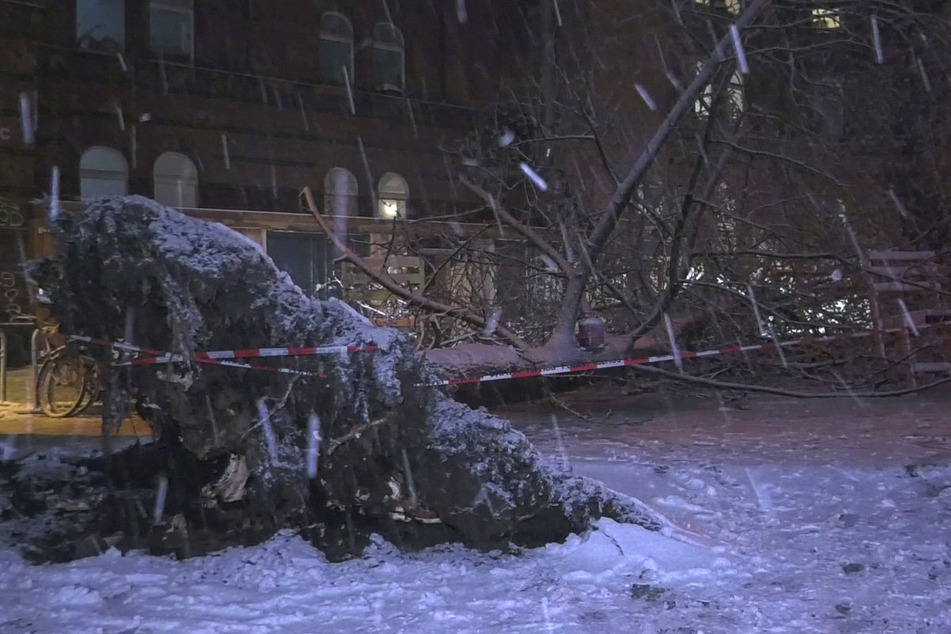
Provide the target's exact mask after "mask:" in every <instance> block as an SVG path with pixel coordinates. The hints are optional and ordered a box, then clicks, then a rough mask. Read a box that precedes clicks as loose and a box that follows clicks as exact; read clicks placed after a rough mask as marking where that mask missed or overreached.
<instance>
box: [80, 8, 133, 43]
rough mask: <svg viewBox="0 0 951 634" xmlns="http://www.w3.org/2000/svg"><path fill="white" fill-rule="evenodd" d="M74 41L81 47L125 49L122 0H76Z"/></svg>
mask: <svg viewBox="0 0 951 634" xmlns="http://www.w3.org/2000/svg"><path fill="white" fill-rule="evenodd" d="M76 41H77V42H79V45H80V46H82V47H83V48H93V49H99V50H116V51H121V50H123V49H125V2H124V0H77V2H76Z"/></svg>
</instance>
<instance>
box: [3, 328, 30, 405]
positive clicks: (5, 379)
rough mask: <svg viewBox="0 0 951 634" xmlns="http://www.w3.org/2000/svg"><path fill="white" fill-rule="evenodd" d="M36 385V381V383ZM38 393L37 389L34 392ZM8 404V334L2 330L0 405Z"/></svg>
mask: <svg viewBox="0 0 951 634" xmlns="http://www.w3.org/2000/svg"><path fill="white" fill-rule="evenodd" d="M34 383H35V381H34ZM33 391H34V392H35V391H36V390H35V389H34V390H33ZM6 402H7V333H6V332H4V330H3V328H0V403H6Z"/></svg>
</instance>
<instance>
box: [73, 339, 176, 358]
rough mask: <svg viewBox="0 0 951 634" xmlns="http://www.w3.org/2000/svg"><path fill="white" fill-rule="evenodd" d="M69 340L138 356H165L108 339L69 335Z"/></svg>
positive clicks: (160, 352)
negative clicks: (135, 353)
mask: <svg viewBox="0 0 951 634" xmlns="http://www.w3.org/2000/svg"><path fill="white" fill-rule="evenodd" d="M69 340H70V341H82V342H83V343H89V344H92V345H95V346H105V347H106V348H114V349H116V350H125V351H126V352H137V353H139V354H151V355H161V354H165V353H164V352H162V351H161V350H155V349H153V348H144V347H142V346H133V345H132V344H131V343H124V342H122V341H119V342H115V341H109V340H108V339H97V338H95V337H86V336H84V335H70V336H69Z"/></svg>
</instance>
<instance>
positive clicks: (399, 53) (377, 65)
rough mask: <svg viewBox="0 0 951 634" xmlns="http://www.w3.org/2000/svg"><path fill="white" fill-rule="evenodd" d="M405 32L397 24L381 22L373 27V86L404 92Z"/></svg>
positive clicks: (379, 88)
mask: <svg viewBox="0 0 951 634" xmlns="http://www.w3.org/2000/svg"><path fill="white" fill-rule="evenodd" d="M403 59H404V56H403V34H402V33H400V30H399V29H398V28H396V26H395V25H393V24H391V23H389V22H380V23H379V24H377V25H376V26H375V27H373V87H374V88H376V89H377V90H382V91H386V92H403V88H404V84H405V82H404V73H403Z"/></svg>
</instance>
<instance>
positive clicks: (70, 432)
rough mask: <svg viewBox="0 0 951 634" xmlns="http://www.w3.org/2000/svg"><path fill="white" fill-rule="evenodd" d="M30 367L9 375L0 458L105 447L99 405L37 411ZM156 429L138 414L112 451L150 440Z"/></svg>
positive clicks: (0, 420)
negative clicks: (60, 413) (63, 413)
mask: <svg viewBox="0 0 951 634" xmlns="http://www.w3.org/2000/svg"><path fill="white" fill-rule="evenodd" d="M31 395H32V386H31V378H30V369H29V368H22V369H17V370H11V371H9V372H8V374H7V400H6V401H5V402H0V460H12V459H15V458H20V457H22V456H24V455H27V454H30V453H34V452H47V451H48V452H57V453H60V454H77V453H78V454H85V453H90V452H92V451H96V450H103V449H104V447H103V440H104V439H103V438H102V419H101V417H100V409H99V405H98V404H94V405H93V406H92V407H90V408H89V410H87V412H86V414H84V415H83V416H70V417H67V418H50V417H49V416H46V415H45V414H43V413H41V412H39V411H35V410H33V408H32V404H31V403H30V398H31ZM151 439H152V430H151V428H150V427H149V426H148V424H147V423H146V422H145V421H143V420H142V419H140V418H138V417H132V418H130V419H129V420H127V421H126V422H125V423H123V425H122V428H121V429H120V430H119V434H118V439H116V438H113V439H110V440H111V441H112V447H111V449H112V450H115V449H117V448H120V447H124V446H126V445H128V444H130V443H131V442H135V441H136V440H138V441H142V442H150V441H151Z"/></svg>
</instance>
